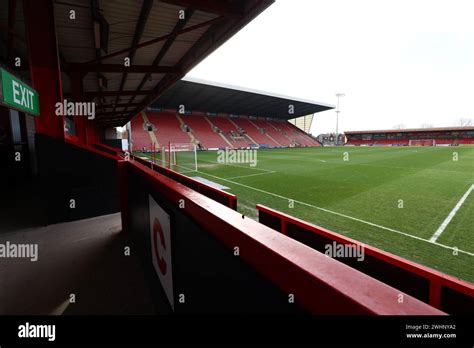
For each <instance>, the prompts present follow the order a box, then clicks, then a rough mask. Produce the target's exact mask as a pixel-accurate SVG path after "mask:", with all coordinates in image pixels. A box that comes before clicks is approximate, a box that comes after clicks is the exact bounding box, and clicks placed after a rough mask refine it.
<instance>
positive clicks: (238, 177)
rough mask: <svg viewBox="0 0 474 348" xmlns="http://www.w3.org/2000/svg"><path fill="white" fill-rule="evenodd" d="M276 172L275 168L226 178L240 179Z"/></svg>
mask: <svg viewBox="0 0 474 348" xmlns="http://www.w3.org/2000/svg"><path fill="white" fill-rule="evenodd" d="M274 173H276V172H275V171H274V170H272V171H271V172H263V173H255V174H247V175H238V176H232V177H230V178H226V179H227V180H229V179H240V178H247V177H249V176H257V175H267V174H274Z"/></svg>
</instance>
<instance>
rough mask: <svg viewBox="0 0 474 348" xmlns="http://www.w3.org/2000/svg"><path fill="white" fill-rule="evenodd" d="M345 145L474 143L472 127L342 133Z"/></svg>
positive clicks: (473, 129) (473, 128)
mask: <svg viewBox="0 0 474 348" xmlns="http://www.w3.org/2000/svg"><path fill="white" fill-rule="evenodd" d="M344 134H345V136H346V138H347V142H346V145H359V146H360V145H368V146H377V145H378V146H408V145H417V146H433V145H435V146H437V145H460V144H474V127H451V128H450V127H444V128H419V129H417V128H414V129H395V130H393V129H392V130H374V131H350V132H345V133H344Z"/></svg>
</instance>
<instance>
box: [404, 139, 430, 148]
mask: <svg viewBox="0 0 474 348" xmlns="http://www.w3.org/2000/svg"><path fill="white" fill-rule="evenodd" d="M408 145H409V146H436V142H435V140H434V139H410V140H409V141H408Z"/></svg>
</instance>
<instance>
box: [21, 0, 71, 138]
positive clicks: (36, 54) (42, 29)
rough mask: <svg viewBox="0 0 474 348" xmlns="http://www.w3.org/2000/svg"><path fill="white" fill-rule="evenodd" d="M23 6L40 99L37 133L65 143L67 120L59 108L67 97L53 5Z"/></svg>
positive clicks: (31, 2)
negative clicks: (58, 105) (61, 114)
mask: <svg viewBox="0 0 474 348" xmlns="http://www.w3.org/2000/svg"><path fill="white" fill-rule="evenodd" d="M23 6H24V17H25V27H26V28H25V31H26V39H27V43H28V53H29V59H28V60H29V63H30V76H31V82H32V86H33V88H34V89H36V90H37V91H38V93H39V95H40V115H39V116H38V117H35V122H36V131H37V132H38V133H41V134H46V135H49V136H51V137H54V138H61V139H64V119H63V117H62V116H56V113H55V111H56V110H55V105H56V103H57V102H62V101H63V96H62V85H61V70H60V63H59V58H58V46H57V42H56V30H55V23H54V9H53V3H52V1H50V0H24V1H23Z"/></svg>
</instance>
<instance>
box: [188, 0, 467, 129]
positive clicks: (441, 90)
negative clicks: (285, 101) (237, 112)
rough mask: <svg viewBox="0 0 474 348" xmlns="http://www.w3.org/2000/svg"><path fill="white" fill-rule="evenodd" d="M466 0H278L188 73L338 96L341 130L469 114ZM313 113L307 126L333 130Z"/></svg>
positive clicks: (437, 121) (331, 120)
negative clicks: (340, 95) (341, 96)
mask: <svg viewBox="0 0 474 348" xmlns="http://www.w3.org/2000/svg"><path fill="white" fill-rule="evenodd" d="M473 18H474V0H465V1H462V0H449V1H448V0H446V1H438V0H429V1H428V0H427V1H423V0H411V1H408V0H396V1H395V0H391V1H389V0H377V1H375V0H357V1H354V0H277V1H276V2H275V3H274V4H273V5H271V6H270V7H269V8H268V9H267V10H266V11H264V12H263V13H262V14H261V15H260V16H258V17H257V18H256V19H255V20H254V21H252V22H251V23H250V24H249V25H247V26H246V27H245V28H244V29H243V30H241V31H240V32H239V33H237V34H236V35H235V36H234V37H232V38H231V39H230V40H229V41H228V42H226V43H225V44H224V45H222V46H221V47H220V48H219V49H218V50H216V51H215V52H214V53H213V54H212V55H210V56H209V57H208V58H206V59H205V60H204V61H203V62H202V63H201V64H199V65H198V66H197V67H196V68H194V69H193V70H192V71H191V72H190V73H189V74H188V75H187V76H190V77H195V78H201V79H206V80H212V81H217V82H222V83H227V84H232V85H237V86H244V87H249V88H254V89H259V90H264V91H269V92H275V93H280V94H285V95H288V96H294V97H300V98H304V99H310V100H314V101H320V102H324V103H329V104H336V97H335V93H336V92H343V93H345V94H346V96H345V97H344V98H341V113H340V121H339V125H340V128H339V130H340V131H347V130H364V129H392V128H394V126H395V125H399V124H403V125H404V126H405V127H420V126H422V125H426V124H430V125H432V126H435V127H442V126H455V125H457V121H458V120H459V119H460V118H474V19H473ZM335 121H336V119H335V112H334V111H326V112H322V113H318V114H316V117H315V120H314V121H313V128H312V133H313V134H315V135H317V134H320V133H323V132H329V131H334V130H335Z"/></svg>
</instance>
